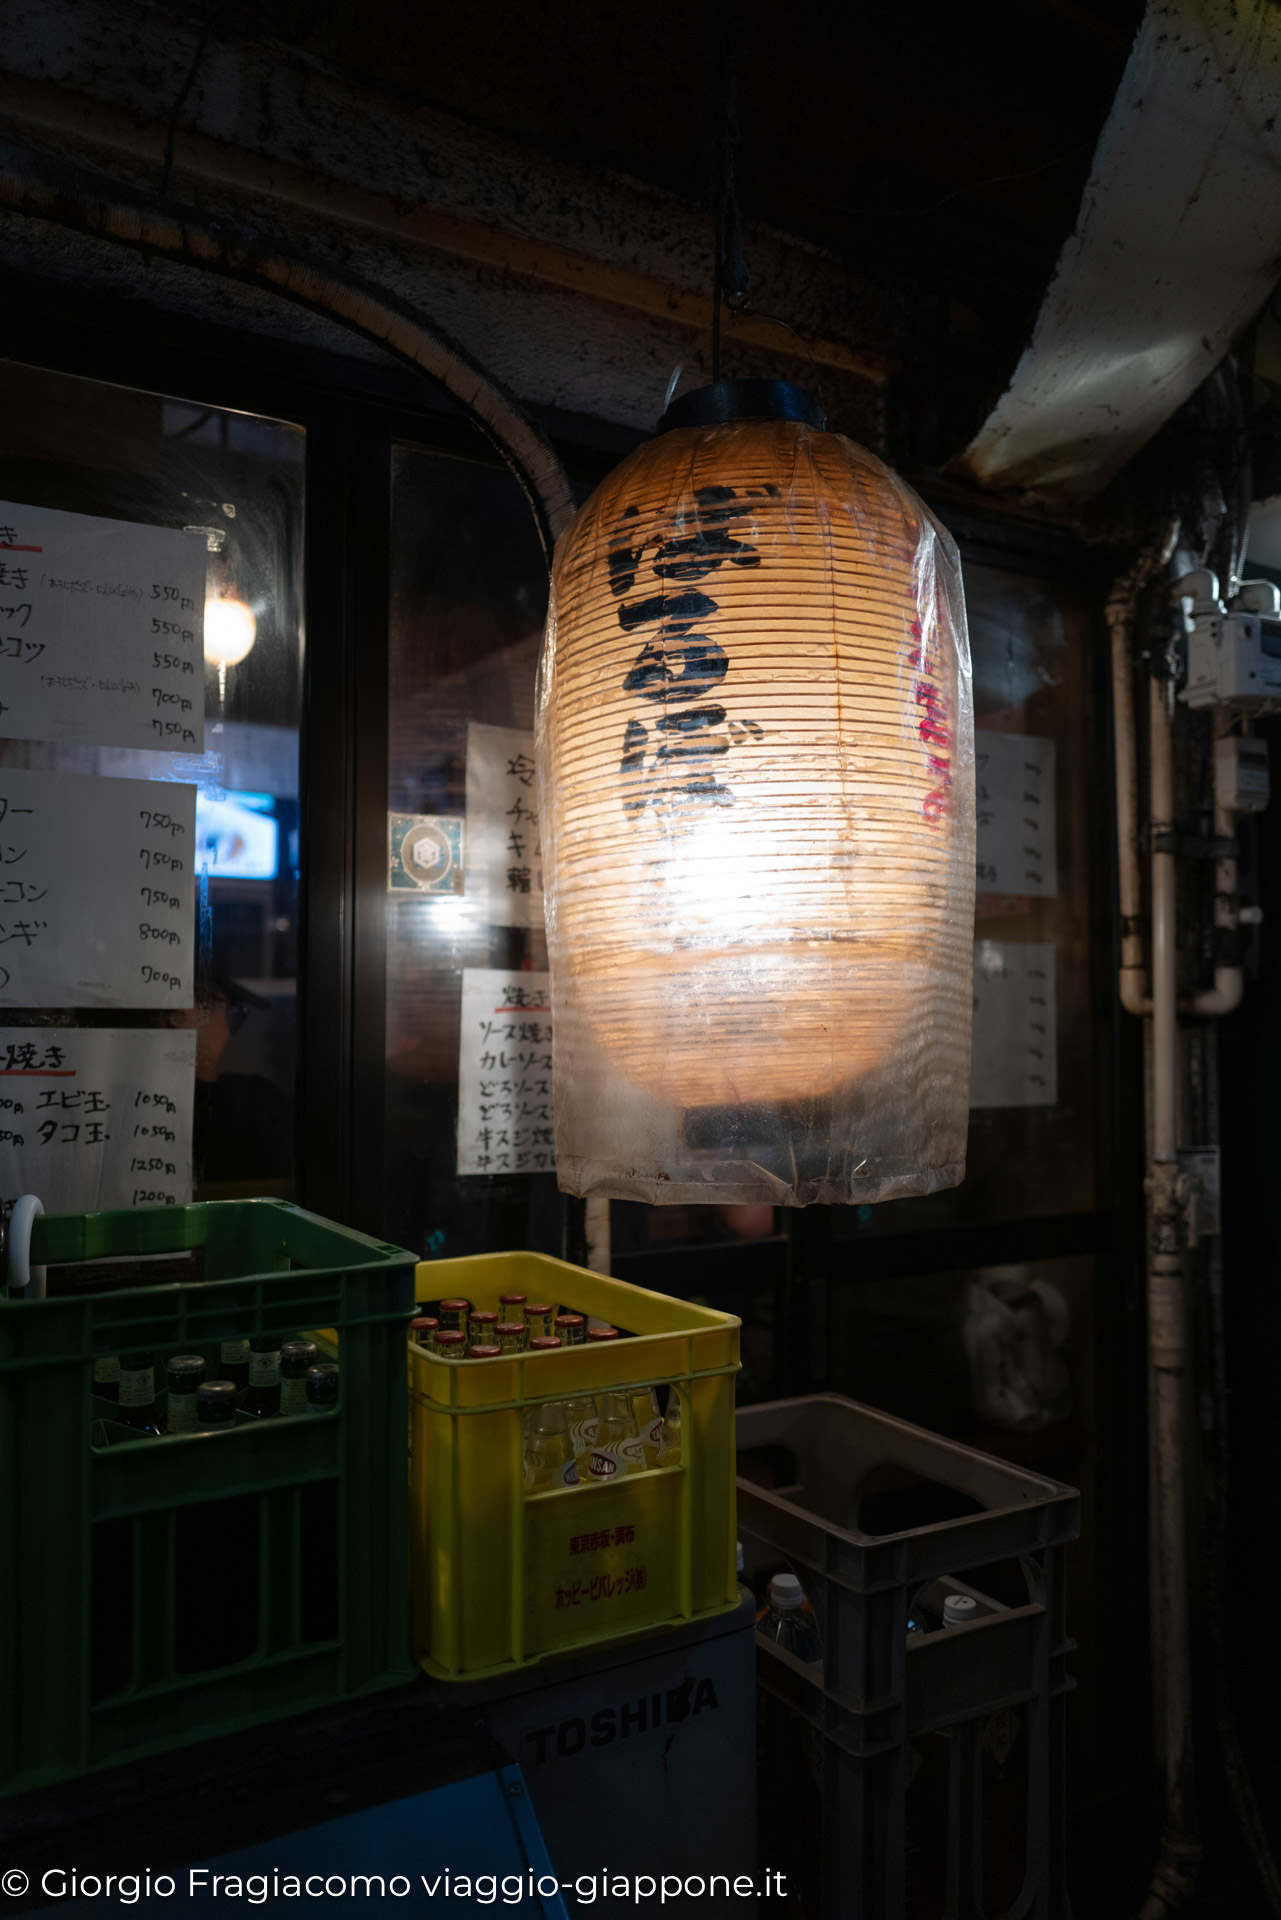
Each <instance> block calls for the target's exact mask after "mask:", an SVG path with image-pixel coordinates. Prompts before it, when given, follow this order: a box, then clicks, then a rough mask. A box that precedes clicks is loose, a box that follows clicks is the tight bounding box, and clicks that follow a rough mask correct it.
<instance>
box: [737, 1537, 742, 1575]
mask: <svg viewBox="0 0 1281 1920" xmlns="http://www.w3.org/2000/svg"><path fill="white" fill-rule="evenodd" d="M735 1544H736V1546H737V1549H738V1571H739V1572H740V1573H742V1571H743V1543H742V1541H741V1540H739V1541H737V1542H736V1543H735Z"/></svg>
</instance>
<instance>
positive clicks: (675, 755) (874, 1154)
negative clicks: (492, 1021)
mask: <svg viewBox="0 0 1281 1920" xmlns="http://www.w3.org/2000/svg"><path fill="white" fill-rule="evenodd" d="M727 412H729V413H730V414H731V417H730V418H729V419H726V418H725V417H724V416H725V414H726V413H727ZM709 415H710V416H711V417H710V418H709ZM734 415H737V417H733V416H734ZM686 419H688V420H691V422H692V423H691V424H684V420H686ZM539 754H540V768H541V775H542V789H543V816H544V817H543V853H544V863H545V864H544V881H545V888H546V899H547V919H548V941H549V950H550V961H551V971H552V998H553V1013H554V1028H555V1048H556V1053H555V1073H556V1082H555V1085H556V1154H557V1167H558V1171H559V1175H560V1183H561V1185H562V1186H563V1187H565V1188H566V1189H568V1190H569V1191H570V1192H576V1193H594V1194H610V1195H614V1196H616V1197H624V1198H633V1199H642V1200H649V1201H671V1202H676V1201H690V1200H726V1201H731V1200H732V1201H745V1200H773V1201H778V1202H784V1203H789V1204H799V1205H804V1204H806V1203H807V1202H809V1201H814V1200H823V1201H864V1200H877V1199H885V1198H889V1197H891V1196H894V1195H899V1194H908V1193H922V1192H929V1191H931V1190H933V1189H934V1188H936V1187H942V1186H949V1185H952V1184H954V1183H955V1182H956V1181H957V1180H959V1179H960V1178H962V1176H963V1174H964V1153H965V1136H966V1125H967V1119H968V1105H969V1050H970V1009H971V991H972V989H971V969H972V939H973V888H974V826H973V721H972V708H971V699H970V671H969V651H968V643H967V638H966V629H965V610H964V603H963V600H962V596H961V586H960V570H959V564H958V561H957V556H956V550H955V547H954V546H953V543H952V541H951V539H950V538H949V536H948V535H947V533H946V532H945V531H944V530H943V529H942V528H941V527H940V526H939V525H938V523H937V522H936V521H935V520H934V519H933V518H932V516H931V515H930V513H929V512H928V510H927V509H926V508H925V506H924V505H923V504H922V502H921V501H920V500H918V499H917V497H916V496H915V495H914V494H913V493H912V492H911V491H910V489H909V488H907V487H906V486H905V485H904V484H903V483H902V481H900V480H898V479H897V478H896V477H895V476H894V475H893V474H892V473H890V472H889V471H888V469H887V468H886V467H884V466H883V465H882V464H881V462H880V461H879V460H877V459H875V458H874V456H873V455H871V454H870V453H867V452H865V451H864V450H863V449H862V448H860V447H857V446H855V445H854V444H853V443H852V442H850V441H849V440H846V439H844V438H843V437H841V436H840V435H837V434H830V433H826V432H823V431H821V430H820V428H819V427H818V425H817V423H816V422H815V420H814V418H813V415H812V413H811V412H810V407H809V402H808V401H807V400H806V399H805V396H804V395H803V394H800V393H799V391H798V390H797V389H795V388H785V387H780V386H777V385H775V384H774V383H766V382H750V383H749V382H740V383H729V382H723V383H720V384H719V385H718V386H716V387H712V388H708V389H704V390H703V392H702V393H701V394H693V395H689V396H686V397H685V399H683V400H682V401H678V402H677V404H676V406H675V407H673V408H671V409H669V411H668V413H667V414H666V415H665V416H664V420H663V422H662V424H661V427H660V432H659V434H658V436H657V437H656V438H655V439H654V440H652V441H650V442H648V443H647V444H646V445H644V446H642V447H641V448H639V449H638V450H637V451H636V452H635V453H633V454H632V455H631V456H630V457H629V458H628V459H627V460H625V461H624V462H623V463H622V465H621V466H620V467H619V468H617V469H616V471H615V472H614V473H613V474H611V475H610V477H609V478H608V479H607V480H606V481H605V482H604V483H603V484H602V485H601V486H600V487H599V488H598V489H597V491H596V492H595V494H593V496H592V497H591V499H590V500H589V501H588V502H587V504H586V505H585V506H584V507H583V508H582V509H581V510H580V512H579V513H578V515H577V516H576V518H575V520H574V521H573V523H572V524H571V525H570V527H569V528H568V529H567V530H566V532H565V533H564V534H563V535H562V537H561V540H560V543H559V545H558V547H557V551H556V561H555V569H554V576H553V597H552V610H551V614H550V616H549V620H548V628H547V638H546V642H545V647H544V653H543V662H542V670H541V684H540V693H539Z"/></svg>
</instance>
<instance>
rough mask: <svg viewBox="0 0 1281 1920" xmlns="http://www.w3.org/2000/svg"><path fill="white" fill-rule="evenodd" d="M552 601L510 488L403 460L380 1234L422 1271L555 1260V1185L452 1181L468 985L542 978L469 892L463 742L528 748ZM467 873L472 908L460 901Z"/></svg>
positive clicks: (537, 950) (395, 533)
mask: <svg viewBox="0 0 1281 1920" xmlns="http://www.w3.org/2000/svg"><path fill="white" fill-rule="evenodd" d="M546 601H547V569H546V565H545V563H544V560H543V556H542V551H541V549H540V547H539V545H538V540H537V537H536V534H535V531H534V524H533V520H532V518H531V516H530V513H529V508H528V506H527V504H526V501H525V498H524V495H523V494H522V493H521V491H520V488H519V487H518V485H517V484H516V482H515V481H514V480H513V479H512V477H511V476H510V474H508V473H507V472H506V471H505V470H504V469H501V468H494V467H490V466H487V465H482V464H480V463H478V462H477V463H473V462H470V461H464V460H458V459H454V458H450V457H447V456H443V455H439V454H435V453H428V452H425V451H422V450H419V449H416V448H407V447H406V448H401V449H399V450H398V451H397V453H396V456H395V464H394V467H393V491H392V563H391V632H390V704H389V715H388V720H389V743H388V744H389V756H388V757H389V784H388V795H387V807H388V884H387V1039H386V1044H387V1136H386V1137H387V1165H386V1190H385V1191H386V1215H385V1219H384V1230H385V1232H386V1233H387V1235H388V1237H389V1238H390V1239H393V1240H396V1241H398V1242H399V1243H400V1244H401V1245H403V1246H407V1247H415V1248H418V1249H419V1250H420V1251H422V1252H423V1253H425V1254H451V1255H452V1254H465V1253H480V1252H483V1251H490V1250H493V1249H494V1248H498V1247H506V1246H512V1247H532V1248H535V1249H538V1250H542V1251H546V1252H551V1253H559V1252H560V1251H561V1247H562V1234H563V1217H564V1214H563V1204H562V1201H561V1197H560V1194H559V1192H558V1190H557V1187H556V1180H555V1175H554V1174H551V1173H517V1174H488V1173H484V1174H467V1175H462V1176H460V1175H459V1174H458V1173H457V1171H456V1168H457V1159H458V1141H457V1130H458V1062H459V1038H460V1023H461V1012H462V976H463V970H464V968H472V967H477V968H501V969H509V970H511V971H512V972H514V973H520V972H522V971H524V972H538V971H541V970H542V969H545V968H546V965H547V945H546V938H545V936H544V933H543V930H542V926H541V924H539V925H536V926H533V927H521V926H503V925H495V924H492V923H491V918H490V915H491V913H493V912H494V909H493V907H492V906H491V905H490V900H491V895H490V891H489V889H488V888H487V887H485V886H478V885H477V875H476V872H475V870H474V867H468V866H467V864H466V862H467V855H466V853H465V852H464V845H465V834H466V831H467V822H466V819H465V815H466V805H467V742H468V727H469V726H470V725H472V724H473V723H481V724H483V725H486V726H491V727H503V728H509V729H514V730H516V731H517V732H519V733H521V734H524V735H527V736H531V746H532V730H533V724H534V676H535V671H536V668H537V661H538V652H539V648H540V646H541V643H542V629H543V620H544V616H545V613H546ZM518 744H519V743H518ZM446 853H447V854H448V857H449V863H450V866H449V871H448V872H447V871H446V863H445V855H446ZM437 855H439V856H440V857H439V859H437V858H436V857H434V856H437ZM460 856H461V857H462V858H463V861H464V871H465V873H466V874H467V875H468V884H469V886H470V891H469V890H468V889H467V887H464V890H463V891H461V892H460V891H458V890H457V887H458V875H457V871H456V865H455V863H456V862H457V860H458V859H459V857H460ZM515 861H516V856H515V854H514V853H513V854H512V862H513V864H514V863H515ZM496 1077H499V1076H497V1074H496ZM500 1103H501V1096H497V1097H496V1100H495V1104H496V1105H497V1104H500ZM496 1130H497V1129H496Z"/></svg>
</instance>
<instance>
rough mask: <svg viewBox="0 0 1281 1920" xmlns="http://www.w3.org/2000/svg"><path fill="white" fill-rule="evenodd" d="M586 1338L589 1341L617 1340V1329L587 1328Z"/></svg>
mask: <svg viewBox="0 0 1281 1920" xmlns="http://www.w3.org/2000/svg"><path fill="white" fill-rule="evenodd" d="M587 1338H588V1339H589V1340H617V1338H618V1328H617V1327H588V1329H587Z"/></svg>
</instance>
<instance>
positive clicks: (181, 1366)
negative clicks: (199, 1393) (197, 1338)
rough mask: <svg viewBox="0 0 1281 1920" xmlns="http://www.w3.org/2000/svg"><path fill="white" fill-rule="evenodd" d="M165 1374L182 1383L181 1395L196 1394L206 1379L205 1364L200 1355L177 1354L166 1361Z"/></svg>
mask: <svg viewBox="0 0 1281 1920" xmlns="http://www.w3.org/2000/svg"><path fill="white" fill-rule="evenodd" d="M165 1372H166V1373H167V1374H168V1376H169V1378H170V1379H171V1380H177V1381H178V1382H179V1383H180V1384H179V1389H178V1390H179V1392H180V1393H194V1392H195V1391H196V1388H197V1387H198V1386H199V1384H200V1382H201V1381H202V1380H203V1379H204V1377H205V1363H204V1360H203V1359H202V1358H201V1356H200V1355H199V1354H198V1353H175V1354H171V1355H170V1357H169V1359H168V1360H166V1362H165Z"/></svg>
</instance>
